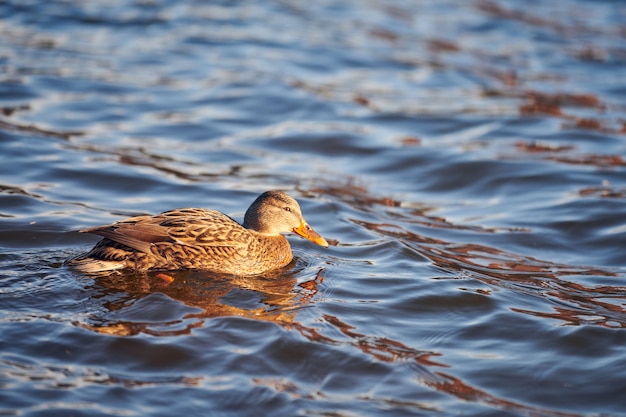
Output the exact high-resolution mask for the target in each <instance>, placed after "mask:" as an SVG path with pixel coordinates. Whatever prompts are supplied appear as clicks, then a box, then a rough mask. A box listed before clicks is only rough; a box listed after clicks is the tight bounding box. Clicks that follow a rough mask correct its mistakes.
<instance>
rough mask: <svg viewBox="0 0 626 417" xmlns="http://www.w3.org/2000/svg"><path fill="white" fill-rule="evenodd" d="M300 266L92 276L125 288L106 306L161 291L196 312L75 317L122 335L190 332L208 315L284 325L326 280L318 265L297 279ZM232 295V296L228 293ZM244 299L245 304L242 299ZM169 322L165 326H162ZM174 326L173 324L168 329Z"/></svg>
mask: <svg viewBox="0 0 626 417" xmlns="http://www.w3.org/2000/svg"><path fill="white" fill-rule="evenodd" d="M297 273H298V270H288V269H283V270H280V271H276V272H273V273H270V274H266V275H263V276H252V277H238V276H231V275H219V274H209V273H204V272H200V271H174V272H171V271H168V273H167V277H168V279H164V277H163V275H164V274H162V273H158V272H154V273H153V272H148V273H143V274H142V273H115V274H109V275H102V276H95V277H93V278H94V279H95V280H96V282H97V284H98V285H100V286H102V287H104V288H106V289H107V291H105V292H108V291H112V292H115V293H119V292H124V293H126V294H127V296H125V297H121V298H119V297H116V298H115V300H114V301H105V302H103V306H104V307H105V308H106V310H107V311H109V312H113V311H120V310H122V309H124V308H127V307H129V306H132V305H133V304H134V303H136V302H137V301H138V300H140V299H141V298H144V297H146V296H148V295H150V294H153V293H162V294H164V295H166V296H167V297H169V298H171V299H172V300H174V301H178V302H180V303H182V304H184V305H185V306H187V307H191V308H193V309H197V310H198V311H197V312H192V313H187V314H185V315H184V317H182V319H177V320H175V321H174V322H171V323H159V325H158V326H155V325H154V323H153V322H137V321H124V320H119V321H109V320H100V319H97V320H95V321H100V322H101V323H99V324H95V325H94V324H87V323H77V325H78V326H80V327H83V328H87V329H89V330H92V331H95V332H98V333H103V334H114V335H118V336H130V335H135V334H139V333H144V334H149V335H152V336H177V335H184V334H189V333H190V332H191V331H192V330H193V329H195V328H198V327H202V325H203V324H204V322H205V321H206V320H207V319H211V318H215V317H233V316H234V317H244V318H250V319H254V320H263V321H272V322H276V323H279V324H281V325H288V324H292V323H294V319H295V316H296V313H297V311H298V310H299V309H300V308H302V307H304V306H306V304H307V303H308V302H309V300H310V299H311V298H312V297H313V296H314V295H315V294H316V293H317V285H318V284H319V283H321V282H323V280H324V271H323V270H320V271H318V273H317V275H316V277H315V278H314V279H311V280H308V281H305V282H302V283H300V284H298V283H297V280H296V274H297ZM242 291H243V292H246V293H247V294H248V295H250V297H249V298H250V300H248V301H247V302H243V303H242V302H241V301H240V299H241V298H246V297H244V296H241V297H238V296H237V294H236V293H237V292H242ZM233 293H234V294H235V295H234V296H232V297H230V298H232V299H233V301H232V302H231V301H229V295H231V294H233ZM238 303H239V304H241V305H238ZM163 327H165V328H163ZM170 328H173V329H170Z"/></svg>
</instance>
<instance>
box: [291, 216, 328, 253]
mask: <svg viewBox="0 0 626 417" xmlns="http://www.w3.org/2000/svg"><path fill="white" fill-rule="evenodd" d="M293 232H294V233H295V234H297V235H300V236H302V237H303V238H305V239H307V240H310V241H311V242H313V243H317V244H318V245H320V246H323V247H325V248H327V247H328V242H326V239H324V238H323V237H321V236H320V235H318V234H317V232H316V231H315V230H313V228H312V227H311V226H309V224H308V223H306V222H302V223H300V226H298V227H294V229H293Z"/></svg>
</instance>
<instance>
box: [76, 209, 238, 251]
mask: <svg viewBox="0 0 626 417" xmlns="http://www.w3.org/2000/svg"><path fill="white" fill-rule="evenodd" d="M81 232H85V233H93V234H96V235H99V236H103V237H106V238H108V239H111V240H113V241H115V242H118V243H121V244H123V245H126V246H128V247H130V248H132V249H135V250H137V251H140V252H144V253H153V251H152V250H151V248H153V245H155V244H159V243H170V244H180V245H190V246H230V247H233V246H243V245H246V244H247V243H248V242H249V239H250V236H249V231H248V230H247V229H245V228H244V227H242V226H241V225H239V223H237V222H236V221H234V220H233V219H231V218H230V217H228V216H227V215H225V214H223V213H220V212H219V211H216V210H206V209H196V208H186V209H177V210H170V211H166V212H164V213H161V214H159V215H156V216H137V217H131V218H128V219H125V220H121V221H119V222H116V223H113V224H109V225H105V226H97V227H93V228H90V229H85V230H81Z"/></svg>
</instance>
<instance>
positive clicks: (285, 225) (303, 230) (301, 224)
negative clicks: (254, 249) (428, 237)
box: [243, 191, 328, 248]
mask: <svg viewBox="0 0 626 417" xmlns="http://www.w3.org/2000/svg"><path fill="white" fill-rule="evenodd" d="M243 226H244V227H245V228H247V229H252V230H256V231H257V232H259V233H263V234H267V235H279V234H281V233H295V234H297V235H300V236H302V237H303V238H305V239H308V240H310V241H311V242H313V243H317V244H318V245H320V246H324V247H325V248H327V247H328V242H326V239H324V238H323V237H322V236H320V235H319V234H318V233H317V232H316V231H315V230H313V228H312V227H311V226H309V224H308V223H307V222H306V220H304V217H302V212H301V211H300V206H299V205H298V202H297V201H296V200H295V199H294V198H293V197H291V196H289V195H287V194H285V193H283V192H281V191H266V192H264V193H263V194H261V195H260V196H258V197H257V199H256V200H254V202H253V203H252V205H250V208H248V210H247V211H246V215H245V216H244V219H243Z"/></svg>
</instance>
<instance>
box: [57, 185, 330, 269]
mask: <svg viewBox="0 0 626 417" xmlns="http://www.w3.org/2000/svg"><path fill="white" fill-rule="evenodd" d="M81 232H86V233H94V234H96V235H100V236H103V237H104V239H102V240H101V241H100V242H98V243H97V244H96V246H95V247H94V248H93V249H92V250H91V251H89V252H88V253H86V254H84V255H82V256H79V257H78V258H75V259H73V260H71V261H70V262H69V264H70V265H71V266H73V267H74V268H76V269H78V270H80V271H82V272H88V273H96V272H103V271H112V270H116V269H123V268H128V269H134V270H138V271H145V270H149V269H161V270H175V269H202V270H208V271H213V272H219V273H227V274H235V275H253V274H260V273H263V272H266V271H269V270H272V269H276V268H280V267H283V266H285V265H287V264H288V263H289V262H291V260H292V258H293V255H292V254H291V246H290V245H289V242H288V241H287V239H285V237H284V236H283V235H282V233H289V232H293V233H296V234H298V235H300V236H302V237H304V238H305V239H308V240H310V241H311V242H314V243H317V244H318V245H321V246H324V247H328V243H327V242H326V240H325V239H324V238H323V237H321V236H320V235H318V234H317V232H315V231H314V230H313V229H312V228H311V226H309V224H308V223H307V222H306V221H305V220H304V217H302V213H301V211H300V206H299V205H298V202H297V201H296V200H294V199H293V198H292V197H290V196H288V195H287V194H285V193H283V192H280V191H267V192H265V193H263V194H261V195H260V196H259V197H258V198H257V199H256V200H254V202H253V203H252V205H251V206H250V208H248V210H247V211H246V214H245V217H244V221H243V226H242V225H240V224H239V223H237V222H236V221H234V220H233V219H231V218H230V217H228V216H227V215H225V214H223V213H220V212H219V211H215V210H205V209H200V208H184V209H177V210H171V211H166V212H164V213H161V214H158V215H156V216H137V217H131V218H129V219H126V220H121V221H119V222H116V223H113V224H109V225H106V226H98V227H93V228H91V229H85V230H81Z"/></svg>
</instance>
